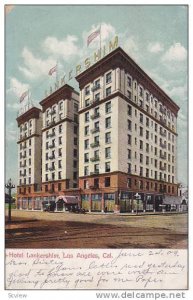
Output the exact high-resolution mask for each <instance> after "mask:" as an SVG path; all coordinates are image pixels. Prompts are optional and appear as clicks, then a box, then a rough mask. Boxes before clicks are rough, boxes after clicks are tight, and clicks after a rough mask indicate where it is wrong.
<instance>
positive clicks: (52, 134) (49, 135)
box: [48, 132, 56, 137]
mask: <svg viewBox="0 0 193 300" xmlns="http://www.w3.org/2000/svg"><path fill="white" fill-rule="evenodd" d="M55 135H56V134H55V132H52V133H50V134H48V137H54V136H55Z"/></svg>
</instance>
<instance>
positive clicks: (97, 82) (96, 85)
mask: <svg viewBox="0 0 193 300" xmlns="http://www.w3.org/2000/svg"><path fill="white" fill-rule="evenodd" d="M99 88H100V79H98V80H96V81H95V83H94V89H99Z"/></svg>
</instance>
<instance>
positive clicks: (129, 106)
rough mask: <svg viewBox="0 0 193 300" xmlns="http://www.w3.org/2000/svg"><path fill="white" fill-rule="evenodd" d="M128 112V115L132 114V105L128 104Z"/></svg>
mask: <svg viewBox="0 0 193 300" xmlns="http://www.w3.org/2000/svg"><path fill="white" fill-rule="evenodd" d="M127 114H128V116H131V115H132V107H131V105H127Z"/></svg>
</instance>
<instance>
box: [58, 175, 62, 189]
mask: <svg viewBox="0 0 193 300" xmlns="http://www.w3.org/2000/svg"><path fill="white" fill-rule="evenodd" d="M58 178H59V175H58ZM61 189H62V184H61V182H59V183H58V191H61Z"/></svg>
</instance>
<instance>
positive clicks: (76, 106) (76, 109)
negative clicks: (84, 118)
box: [74, 103, 78, 112]
mask: <svg viewBox="0 0 193 300" xmlns="http://www.w3.org/2000/svg"><path fill="white" fill-rule="evenodd" d="M74 111H75V112H78V104H77V103H74Z"/></svg>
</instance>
